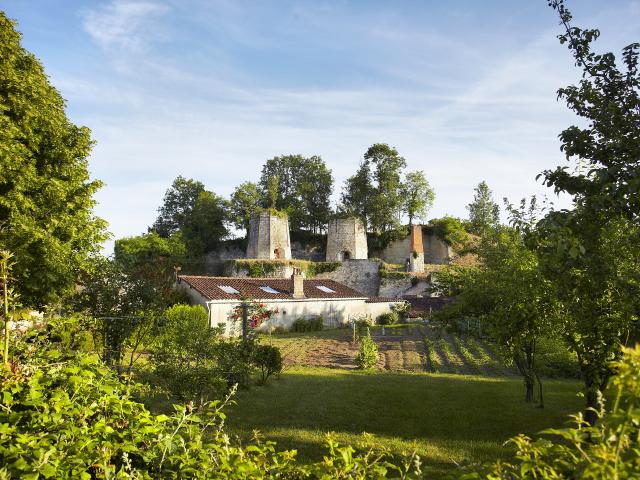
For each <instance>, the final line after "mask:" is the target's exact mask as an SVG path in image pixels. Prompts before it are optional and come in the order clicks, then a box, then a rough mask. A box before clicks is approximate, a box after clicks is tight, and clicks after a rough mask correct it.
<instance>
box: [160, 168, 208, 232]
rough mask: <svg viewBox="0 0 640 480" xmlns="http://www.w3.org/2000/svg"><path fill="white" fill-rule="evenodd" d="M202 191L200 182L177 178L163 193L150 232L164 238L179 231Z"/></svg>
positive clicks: (181, 177)
mask: <svg viewBox="0 0 640 480" xmlns="http://www.w3.org/2000/svg"><path fill="white" fill-rule="evenodd" d="M204 191H205V188H204V185H203V184H202V182H198V181H196V180H193V179H191V178H189V179H186V178H184V177H183V176H181V175H180V176H178V177H177V178H176V179H175V180H174V181H173V183H172V184H171V187H169V189H167V191H166V192H165V194H164V199H163V201H162V206H161V207H160V208H158V218H157V219H156V221H155V222H154V224H153V226H152V227H151V229H150V230H153V231H155V232H157V233H158V235H160V236H161V237H165V238H167V237H169V236H171V235H173V234H174V233H176V232H178V231H179V230H181V229H182V228H183V227H184V226H185V224H186V223H187V221H188V218H189V216H190V215H191V212H192V211H193V208H194V207H195V204H196V202H197V200H198V198H199V197H200V194H201V193H202V192H204Z"/></svg>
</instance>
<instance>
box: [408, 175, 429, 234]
mask: <svg viewBox="0 0 640 480" xmlns="http://www.w3.org/2000/svg"><path fill="white" fill-rule="evenodd" d="M402 197H403V200H404V207H403V211H404V213H406V214H407V216H408V217H409V225H413V219H414V218H415V219H417V220H419V221H425V220H426V218H427V213H428V212H429V209H430V208H431V207H432V206H433V201H434V200H435V197H436V195H435V193H434V191H433V189H432V188H431V185H429V182H428V181H427V178H426V176H425V174H424V172H423V171H421V170H416V171H415V172H408V173H407V175H406V176H405V180H404V184H403V186H402Z"/></svg>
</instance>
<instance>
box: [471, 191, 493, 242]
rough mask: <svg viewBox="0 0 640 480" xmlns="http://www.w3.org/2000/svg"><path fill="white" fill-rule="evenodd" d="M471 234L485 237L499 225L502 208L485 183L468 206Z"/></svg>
mask: <svg viewBox="0 0 640 480" xmlns="http://www.w3.org/2000/svg"><path fill="white" fill-rule="evenodd" d="M467 210H468V211H469V226H470V231H471V233H475V234H476V235H484V234H485V233H486V232H487V230H489V229H490V228H493V227H495V226H496V225H498V222H499V220H500V207H499V206H498V204H497V203H496V202H494V201H493V197H492V195H491V190H490V189H489V186H488V185H487V183H486V182H485V181H482V182H480V183H479V184H478V186H477V187H476V189H475V195H474V197H473V201H472V202H471V203H470V204H469V205H467Z"/></svg>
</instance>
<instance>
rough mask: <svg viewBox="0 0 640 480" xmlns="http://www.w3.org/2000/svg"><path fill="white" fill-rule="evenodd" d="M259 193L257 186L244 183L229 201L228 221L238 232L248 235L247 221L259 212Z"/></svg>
mask: <svg viewBox="0 0 640 480" xmlns="http://www.w3.org/2000/svg"><path fill="white" fill-rule="evenodd" d="M260 198H261V193H260V190H259V189H258V185H256V184H255V183H253V182H244V183H242V184H240V185H238V186H237V187H236V189H235V190H234V191H233V193H232V194H231V199H230V200H229V219H230V221H231V223H232V224H233V225H234V226H235V227H236V228H237V229H239V230H244V231H245V232H246V233H247V235H248V234H249V221H250V220H251V217H252V215H253V214H254V213H255V212H257V211H258V210H260Z"/></svg>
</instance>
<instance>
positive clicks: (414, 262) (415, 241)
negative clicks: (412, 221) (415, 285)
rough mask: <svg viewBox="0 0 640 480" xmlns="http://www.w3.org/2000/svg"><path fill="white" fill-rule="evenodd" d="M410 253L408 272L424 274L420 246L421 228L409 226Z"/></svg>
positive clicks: (421, 248)
mask: <svg viewBox="0 0 640 480" xmlns="http://www.w3.org/2000/svg"><path fill="white" fill-rule="evenodd" d="M410 245H411V247H410V248H411V251H410V252H409V253H410V256H409V271H411V272H413V273H423V272H424V247H423V245H422V226H421V225H412V226H411V243H410Z"/></svg>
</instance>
